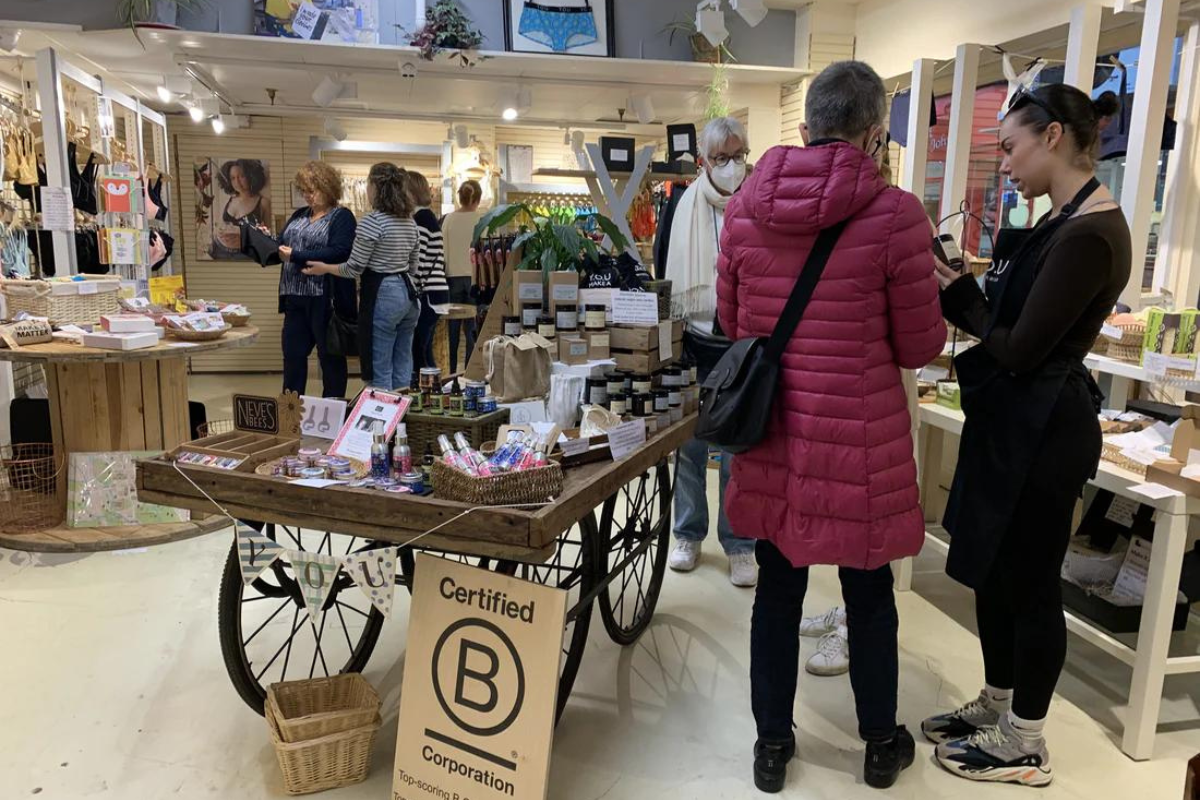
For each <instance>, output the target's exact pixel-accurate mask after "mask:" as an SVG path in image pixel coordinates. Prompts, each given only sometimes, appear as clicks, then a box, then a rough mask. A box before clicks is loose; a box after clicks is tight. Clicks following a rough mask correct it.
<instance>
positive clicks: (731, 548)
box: [675, 439, 755, 555]
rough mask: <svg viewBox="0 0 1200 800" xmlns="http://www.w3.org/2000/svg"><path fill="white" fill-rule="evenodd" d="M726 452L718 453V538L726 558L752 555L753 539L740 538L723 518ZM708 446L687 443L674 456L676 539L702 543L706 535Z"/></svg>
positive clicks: (698, 442) (726, 477)
mask: <svg viewBox="0 0 1200 800" xmlns="http://www.w3.org/2000/svg"><path fill="white" fill-rule="evenodd" d="M731 458H732V456H730V454H729V453H722V454H721V479H720V483H721V489H720V492H721V494H720V496H719V497H718V498H717V509H718V514H717V538H718V539H719V540H720V542H721V547H722V548H724V549H725V552H726V553H728V554H729V555H734V554H735V553H753V552H754V542H755V540H754V539H741V538H739V537H737V536H735V535H734V533H733V528H731V527H729V518H728V517H726V516H725V487H726V486H727V485H728V484H729V467H730V459H731ZM707 486H708V444H707V443H705V442H702V441H700V440H699V439H690V440H688V441H687V442H686V443H685V444H684V445H683V447H681V448H679V450H678V451H677V452H676V453H675V538H676V539H683V540H685V541H689V542H702V541H704V539H705V538H706V537H707V536H708V491H707Z"/></svg>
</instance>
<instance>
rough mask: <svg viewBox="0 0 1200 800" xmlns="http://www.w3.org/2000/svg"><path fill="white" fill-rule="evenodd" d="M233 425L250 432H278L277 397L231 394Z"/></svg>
mask: <svg viewBox="0 0 1200 800" xmlns="http://www.w3.org/2000/svg"><path fill="white" fill-rule="evenodd" d="M233 426H234V427H235V428H237V429H238V430H239V431H249V432H252V433H270V434H278V433H279V398H277V397H255V396H253V395H248V394H235V395H234V396H233Z"/></svg>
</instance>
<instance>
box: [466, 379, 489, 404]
mask: <svg viewBox="0 0 1200 800" xmlns="http://www.w3.org/2000/svg"><path fill="white" fill-rule="evenodd" d="M485 394H487V383H485V382H484V381H467V382H466V385H464V386H463V395H464V396H465V397H474V398H475V399H476V400H478V399H479V398H481V397H483V396H484V395H485Z"/></svg>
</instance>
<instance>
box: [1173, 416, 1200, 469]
mask: <svg viewBox="0 0 1200 800" xmlns="http://www.w3.org/2000/svg"><path fill="white" fill-rule="evenodd" d="M1198 417H1200V407H1197V406H1184V407H1183V414H1182V416H1180V418H1179V426H1178V427H1177V428H1175V437H1174V438H1173V439H1172V440H1171V458H1172V459H1174V460H1175V461H1178V462H1179V463H1180V464H1185V465H1186V464H1189V463H1191V461H1192V458H1191V455H1192V451H1193V450H1200V428H1198V427H1197V418H1198Z"/></svg>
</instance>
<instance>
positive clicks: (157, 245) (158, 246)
mask: <svg viewBox="0 0 1200 800" xmlns="http://www.w3.org/2000/svg"><path fill="white" fill-rule="evenodd" d="M173 252H175V239H174V238H173V237H172V236H171V234H169V233H167V232H166V231H160V230H152V231H150V265H151V266H150V271H151V272H157V271H158V270H160V269H162V266H163V264H165V263H167V259H168V258H170V257H171V254H172V253H173Z"/></svg>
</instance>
